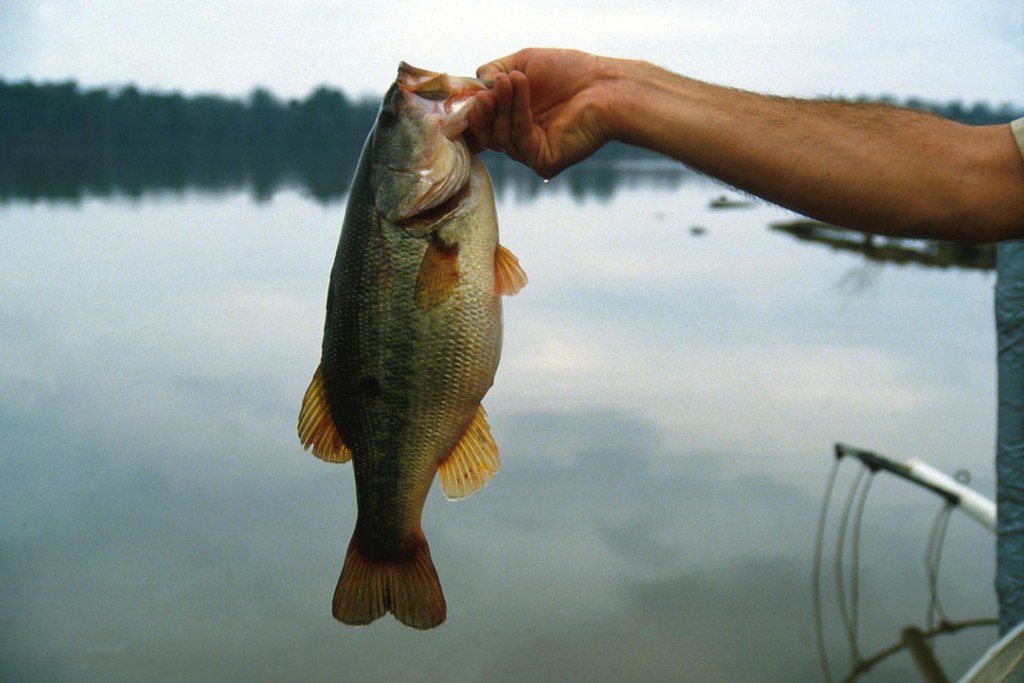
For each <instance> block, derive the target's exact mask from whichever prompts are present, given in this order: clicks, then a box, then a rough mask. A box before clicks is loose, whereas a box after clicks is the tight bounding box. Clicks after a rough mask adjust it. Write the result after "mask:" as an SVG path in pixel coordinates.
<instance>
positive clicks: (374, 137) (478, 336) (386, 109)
mask: <svg viewBox="0 0 1024 683" xmlns="http://www.w3.org/2000/svg"><path fill="white" fill-rule="evenodd" d="M485 87H487V86H486V85H485V84H484V83H482V82H480V81H477V80H476V79H471V78H456V77H451V76H448V75H446V74H440V73H435V72H431V71H426V70H423V69H417V68H415V67H411V66H409V65H408V64H405V63H404V62H403V63H402V64H401V65H400V66H399V69H398V77H397V79H396V80H395V82H394V83H393V84H392V85H391V87H390V89H389V90H388V92H387V94H386V95H385V96H384V99H383V101H382V103H381V107H380V112H379V113H378V116H377V120H376V122H375V124H374V127H373V129H372V130H371V131H370V134H369V136H368V138H367V140H366V144H365V145H364V147H363V152H362V155H361V157H360V160H359V164H358V166H357V168H356V172H355V176H354V178H353V180H352V187H351V190H350V192H349V197H348V206H347V208H346V212H345V222H344V225H343V227H342V231H341V238H340V241H339V244H338V251H337V255H336V256H335V260H334V267H333V269H332V271H331V280H330V285H329V288H328V292H327V319H326V322H325V324H324V339H323V348H322V354H321V360H320V366H319V368H317V370H316V372H315V373H314V375H313V380H312V382H311V383H310V385H309V389H308V390H307V392H306V395H305V398H304V399H303V402H302V410H301V411H300V413H299V426H298V431H299V438H300V440H301V441H302V444H303V446H304V447H305V448H307V449H308V448H310V447H312V450H313V454H314V455H315V456H317V457H318V458H321V459H323V460H326V461H330V462H347V461H349V460H351V462H352V466H353V471H354V473H355V484H356V502H357V508H358V513H357V519H356V525H355V531H354V532H353V534H352V540H351V541H350V542H349V546H348V551H347V553H346V555H345V563H344V566H343V568H342V571H341V577H340V578H339V579H338V586H337V588H336V590H335V592H334V601H333V613H334V617H335V618H336V619H338V620H339V621H341V622H343V623H346V624H368V623H370V622H372V621H374V620H375V619H377V618H379V617H381V616H383V615H384V614H385V613H387V612H391V613H392V614H394V616H395V617H396V618H397V619H398V620H399V621H400V622H402V623H403V624H405V625H407V626H411V627H413V628H417V629H429V628H433V627H435V626H437V625H438V624H440V623H442V622H443V621H444V620H445V616H446V606H445V600H444V594H443V592H442V590H441V584H440V582H439V580H438V578H437V572H436V570H435V569H434V563H433V561H432V560H431V557H430V549H429V547H428V545H427V540H426V537H425V536H424V534H423V530H422V528H421V525H420V517H421V514H422V511H423V504H424V501H425V500H426V496H427V492H428V491H429V490H430V487H431V485H432V483H433V480H434V476H435V475H436V474H437V473H438V472H439V471H440V479H441V488H442V491H443V492H444V495H445V496H447V497H448V498H463V497H465V496H468V495H471V494H472V493H473V492H475V491H477V490H478V489H480V488H481V487H482V486H484V485H485V484H486V483H487V482H488V481H490V479H491V478H492V477H493V476H494V474H495V473H496V472H497V471H498V467H499V461H498V449H497V447H496V446H495V443H494V439H493V438H492V437H491V432H490V427H489V426H488V425H487V421H486V419H485V413H484V410H483V407H482V406H481V404H480V402H481V400H482V399H483V397H484V394H486V393H487V390H488V389H489V388H490V387H491V385H492V384H493V382H494V373H495V371H496V370H497V367H498V357H499V355H500V353H501V301H500V299H499V297H500V296H501V295H508V294H515V293H516V292H517V291H519V289H521V288H522V287H523V286H524V285H525V284H526V274H525V273H524V272H523V270H522V269H521V268H520V267H519V262H518V260H517V259H516V257H515V256H513V255H512V254H511V252H509V251H508V250H506V249H505V248H504V247H502V246H500V245H499V244H498V222H497V216H496V213H495V209H494V192H493V190H492V188H491V181H490V178H489V176H488V174H487V169H486V168H485V167H484V165H483V163H482V162H481V161H480V160H479V159H478V158H477V157H476V156H474V155H472V154H471V153H470V152H469V150H468V148H467V147H466V143H465V140H464V139H463V133H464V131H465V129H466V114H467V113H468V111H469V107H471V106H472V100H473V98H472V96H473V93H474V92H476V91H477V90H479V89H481V88H485Z"/></svg>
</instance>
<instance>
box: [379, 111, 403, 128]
mask: <svg viewBox="0 0 1024 683" xmlns="http://www.w3.org/2000/svg"><path fill="white" fill-rule="evenodd" d="M377 120H378V121H379V122H380V125H382V126H384V127H385V128H390V127H391V126H393V125H395V122H396V121H397V120H398V114H396V113H395V111H394V110H393V109H383V110H381V112H380V117H379V118H378V119H377Z"/></svg>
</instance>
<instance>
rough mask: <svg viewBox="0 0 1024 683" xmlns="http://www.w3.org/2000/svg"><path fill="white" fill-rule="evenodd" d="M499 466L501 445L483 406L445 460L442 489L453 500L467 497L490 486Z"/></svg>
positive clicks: (442, 468)
mask: <svg viewBox="0 0 1024 683" xmlns="http://www.w3.org/2000/svg"><path fill="white" fill-rule="evenodd" d="M499 469H501V463H500V462H499V461H498V446H497V445H496V444H495V443H494V437H492V436H491V427H490V425H488V424H487V413H486V412H485V411H484V407H483V406H479V407H478V408H477V411H476V416H474V417H473V421H472V422H471V423H470V425H469V427H468V428H467V429H466V431H465V433H463V435H462V438H461V439H459V442H458V443H457V444H455V448H453V449H452V452H451V453H450V454H449V455H448V457H447V458H446V459H445V460H444V462H442V463H441V467H440V469H439V474H440V478H441V491H442V492H443V493H444V495H445V498H448V499H449V500H458V499H459V498H466V497H467V496H471V495H473V494H474V493H476V492H477V491H479V490H480V489H482V488H483V487H484V486H486V485H487V482H489V481H490V480H491V479H493V478H494V475H495V474H497V472H498V470H499Z"/></svg>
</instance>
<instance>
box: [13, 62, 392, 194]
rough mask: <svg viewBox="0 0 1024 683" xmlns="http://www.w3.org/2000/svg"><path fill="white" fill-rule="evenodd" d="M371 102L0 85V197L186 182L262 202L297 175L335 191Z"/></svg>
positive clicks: (342, 183)
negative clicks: (247, 192) (244, 189)
mask: <svg viewBox="0 0 1024 683" xmlns="http://www.w3.org/2000/svg"><path fill="white" fill-rule="evenodd" d="M377 106H378V103H377V101H371V100H360V101H353V100H351V99H350V98H348V97H347V96H346V95H345V94H344V93H343V92H341V91H339V90H336V89H332V88H328V87H320V88H317V89H316V90H314V91H313V92H312V93H310V94H309V96H307V97H306V98H304V99H302V100H288V101H281V100H279V99H278V98H276V97H275V96H274V95H273V94H271V93H270V92H268V91H267V90H263V89H257V90H254V91H253V92H252V93H251V94H250V95H249V96H248V97H247V98H245V99H231V98H226V97H221V96H218V95H197V96H192V97H186V96H184V95H181V94H180V93H154V92H141V91H140V90H139V89H138V88H136V87H134V86H127V87H124V88H120V89H116V90H112V89H107V88H92V89H82V88H80V87H79V86H78V85H77V84H76V83H74V82H63V83H47V84H35V83H32V82H20V83H6V82H3V81H0V196H3V195H5V194H11V193H13V194H16V195H20V196H30V197H31V196H32V194H33V192H34V190H33V188H48V190H44V189H40V191H41V192H42V193H43V194H44V195H52V194H56V195H58V196H60V195H63V194H67V195H74V194H75V192H76V188H81V189H85V190H86V191H93V192H98V193H100V194H106V193H108V192H109V191H110V190H111V189H112V188H113V187H117V188H119V189H120V190H121V191H123V192H127V193H128V194H137V193H140V192H142V191H143V190H145V189H151V188H177V187H180V188H184V187H185V186H186V185H190V184H191V185H200V186H203V187H212V188H227V187H234V186H239V185H244V184H252V185H253V186H254V187H255V188H256V189H257V194H260V192H262V191H264V190H265V191H266V192H268V193H272V192H273V190H274V189H275V188H276V187H277V186H279V185H280V184H281V183H282V182H285V181H287V180H293V179H297V180H299V181H300V182H302V183H304V184H305V185H306V186H307V187H309V188H310V189H311V191H312V192H313V193H314V194H317V195H318V196H320V195H323V196H331V195H336V194H339V193H344V191H345V188H347V185H348V182H349V177H347V175H348V174H347V173H346V171H348V170H349V167H350V166H352V165H354V163H355V162H354V160H355V159H356V158H357V157H358V154H359V150H360V149H361V147H362V144H363V140H364V139H365V136H366V132H367V131H368V130H369V128H370V126H371V125H372V123H373V119H374V116H375V115H376V112H377ZM261 188H263V190H261Z"/></svg>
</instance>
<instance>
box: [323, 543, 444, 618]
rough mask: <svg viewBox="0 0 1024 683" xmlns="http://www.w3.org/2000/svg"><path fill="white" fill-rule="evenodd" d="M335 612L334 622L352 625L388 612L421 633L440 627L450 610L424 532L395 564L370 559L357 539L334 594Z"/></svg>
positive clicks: (351, 544)
mask: <svg viewBox="0 0 1024 683" xmlns="http://www.w3.org/2000/svg"><path fill="white" fill-rule="evenodd" d="M332 612H333V613H334V618H335V619H337V620H338V621H340V622H342V623H343V624H349V625H352V626H363V625H365V624H369V623H370V622H372V621H375V620H376V619H379V618H380V617H382V616H384V615H385V614H386V613H387V612H391V613H392V614H394V615H395V618H396V619H398V620H399V621H400V622H402V623H403V624H405V625H406V626H409V627H412V628H415V629H420V630H421V631H423V630H426V629H430V628H434V627H435V626H439V625H440V624H442V623H443V622H444V620H445V617H446V616H447V614H448V610H447V607H446V606H445V602H444V593H442V592H441V582H440V581H439V580H438V578H437V571H436V570H435V569H434V562H433V561H432V560H431V559H430V548H429V547H428V546H427V539H426V538H425V537H424V536H423V532H420V533H419V535H418V536H416V537H414V538H413V539H412V540H411V542H410V548H409V551H408V553H407V555H406V557H403V558H402V559H401V560H400V561H397V562H389V561H378V560H374V559H370V558H369V557H367V555H366V553H364V552H363V551H362V549H361V548H360V544H359V540H358V536H357V534H353V535H352V540H351V541H350V542H349V544H348V552H347V553H346V554H345V566H344V567H343V568H342V570H341V577H340V578H339V579H338V587H337V588H335V589H334V602H333V604H332Z"/></svg>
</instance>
